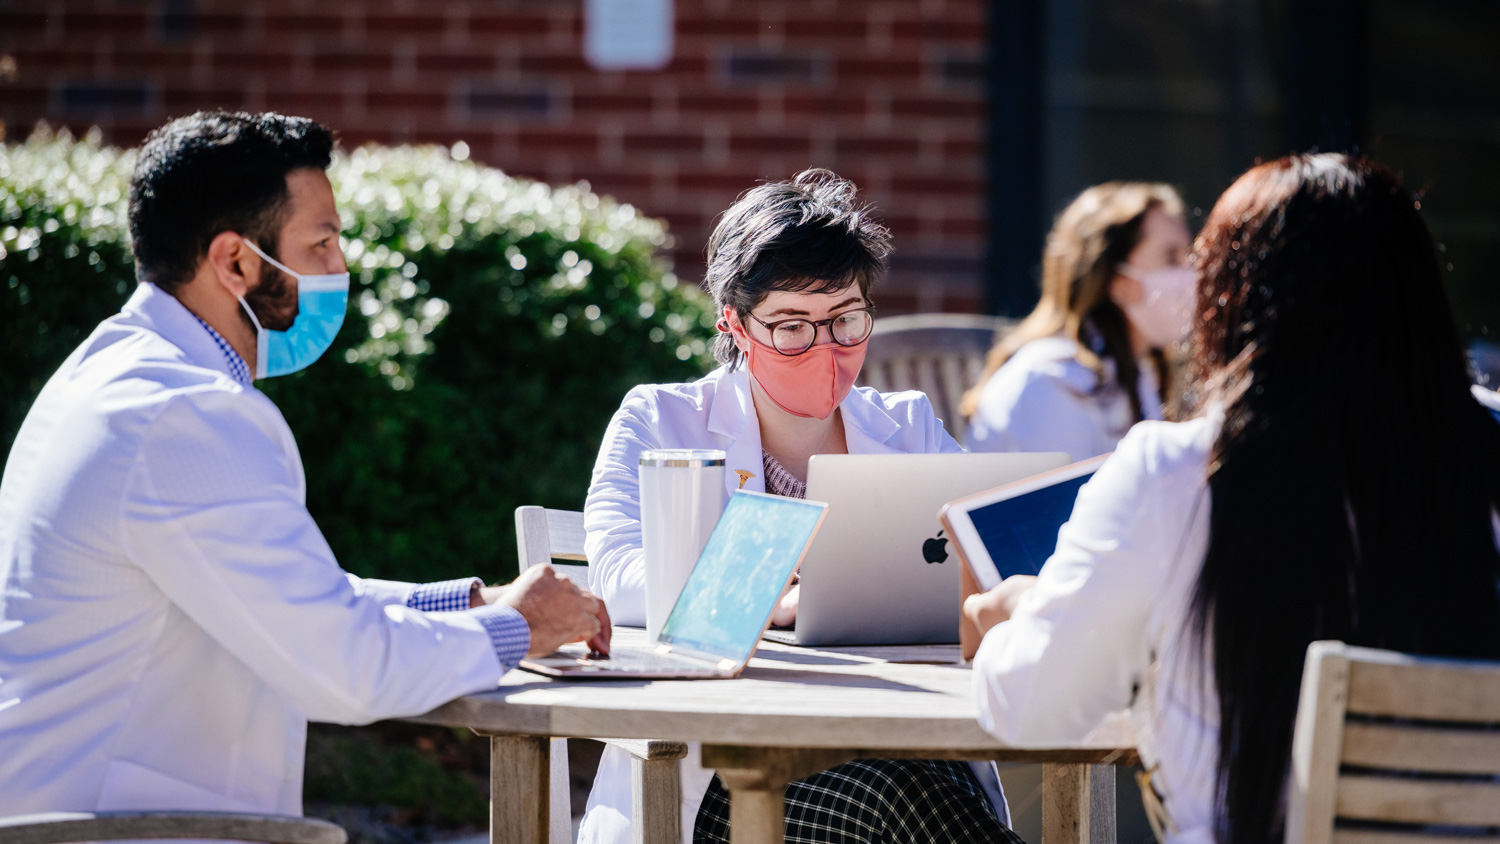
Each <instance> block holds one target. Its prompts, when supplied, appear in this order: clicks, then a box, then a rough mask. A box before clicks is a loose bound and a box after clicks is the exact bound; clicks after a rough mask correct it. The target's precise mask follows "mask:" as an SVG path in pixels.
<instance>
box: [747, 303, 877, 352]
mask: <svg viewBox="0 0 1500 844" xmlns="http://www.w3.org/2000/svg"><path fill="white" fill-rule="evenodd" d="M746 316H749V317H750V318H751V319H753V320H755V321H756V322H758V323H760V324H761V325H763V326H765V327H766V330H768V331H770V332H771V348H773V349H775V350H776V351H778V352H780V353H781V354H783V355H786V356H787V357H796V356H797V355H800V354H802V353H803V352H805V351H807V350H808V349H811V348H812V347H813V344H814V343H816V342H818V329H819V328H820V327H822V326H825V325H826V326H828V334H829V336H830V337H832V338H833V342H835V343H837V344H839V345H840V346H858V345H859V344H860V343H863V342H865V341H866V340H868V339H870V332H871V331H874V330H875V306H874V305H867V306H865V307H863V308H856V309H854V310H852V311H844V312H843V313H839V314H834V315H833V316H831V317H829V318H828V319H816V320H814V319H802V318H800V317H794V318H792V319H778V320H775V321H774V322H766V321H765V320H763V319H761V318H760V317H758V316H756V315H755V314H746Z"/></svg>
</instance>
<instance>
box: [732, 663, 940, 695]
mask: <svg viewBox="0 0 1500 844" xmlns="http://www.w3.org/2000/svg"><path fill="white" fill-rule="evenodd" d="M740 677H743V678H746V679H750V680H764V681H767V682H771V683H788V684H793V685H799V686H808V685H819V686H841V687H843V688H847V689H883V690H888V691H893V692H923V693H926V694H940V692H936V691H934V690H932V689H926V688H923V687H921V686H913V685H912V684H910V683H898V682H896V681H895V680H886V679H884V678H881V677H869V676H865V675H860V674H841V673H838V672H835V671H808V670H806V669H801V668H776V667H775V666H766V665H752V666H750V667H749V668H746V669H745V673H743V674H741V675H740ZM731 682H733V681H731Z"/></svg>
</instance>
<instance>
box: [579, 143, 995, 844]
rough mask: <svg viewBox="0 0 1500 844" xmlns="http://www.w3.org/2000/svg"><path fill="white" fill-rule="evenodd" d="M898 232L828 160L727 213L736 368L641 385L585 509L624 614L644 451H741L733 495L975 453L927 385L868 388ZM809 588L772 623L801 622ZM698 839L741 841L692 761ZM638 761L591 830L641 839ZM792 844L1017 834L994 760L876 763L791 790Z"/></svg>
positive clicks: (690, 821)
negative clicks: (850, 461) (888, 458)
mask: <svg viewBox="0 0 1500 844" xmlns="http://www.w3.org/2000/svg"><path fill="white" fill-rule="evenodd" d="M889 251H890V235H889V233H888V232H887V231H886V229H885V228H884V227H883V226H881V225H880V224H879V223H877V222H876V221H875V220H874V218H873V215H872V212H871V211H870V209H869V208H868V207H866V206H864V205H862V204H860V203H859V202H857V201H856V198H855V187H854V185H853V183H851V182H849V181H847V180H845V179H841V178H839V177H838V176H836V175H834V174H833V173H830V172H828V171H827V170H809V171H807V172H805V173H800V174H798V175H797V176H796V177H795V178H794V179H792V180H790V181H785V182H776V183H772V184H766V185H761V186H759V187H757V188H754V189H753V190H750V191H748V192H746V193H745V194H744V196H742V197H741V198H740V199H739V201H738V202H736V203H735V204H734V205H733V206H732V207H731V208H730V209H729V210H728V211H727V212H725V214H724V216H723V218H721V219H720V220H719V223H718V226H717V227H716V228H715V230H714V233H713V236H712V238H711V239H710V241H709V244H708V266H707V270H706V273H705V276H706V282H707V286H708V288H709V291H710V292H711V293H712V294H713V297H714V303H715V305H716V307H717V309H718V314H719V322H718V326H719V331H720V332H721V333H720V335H719V337H718V345H717V347H716V349H715V352H716V354H717V356H718V358H719V361H720V362H721V363H722V364H724V365H723V366H721V367H719V368H718V369H716V370H714V371H713V372H711V373H709V374H708V375H706V376H704V377H703V378H701V379H699V380H697V381H693V382H691V383H686V384H648V385H643V386H640V387H636V388H635V389H633V390H631V391H630V393H629V394H628V395H626V396H625V400H624V402H622V403H621V405H620V409H619V411H618V412H616V414H615V416H614V418H613V419H612V420H611V421H610V424H609V428H608V429H607V430H606V431H605V434H604V441H603V443H602V444H601V445H600V447H599V459H598V462H597V463H596V464H595V466H594V477H593V482H592V483H591V485H590V486H589V494H588V501H587V503H586V504H585V505H584V527H585V529H586V532H587V533H586V537H585V548H586V551H587V554H588V558H589V582H590V585H591V586H592V587H593V588H594V589H595V590H597V591H598V592H599V593H600V594H602V595H603V596H604V598H605V600H606V601H607V602H608V604H609V607H610V614H611V615H612V616H613V618H614V619H615V621H616V622H617V623H622V624H636V625H642V624H644V623H645V619H646V609H645V564H644V561H643V555H642V551H641V507H640V488H639V482H638V480H637V471H638V469H637V467H638V464H639V462H640V460H639V459H640V455H641V453H642V452H644V451H646V450H648V449H658V448H713V449H722V450H724V452H725V453H726V460H725V469H726V470H727V471H726V472H725V481H726V487H725V489H724V495H725V496H726V497H727V496H728V495H729V494H730V493H731V492H733V490H734V489H736V488H739V487H741V485H743V488H744V489H747V490H751V491H754V492H769V493H772V494H776V495H785V496H791V497H796V498H801V497H803V494H804V493H805V491H806V482H807V465H808V461H809V459H810V458H811V457H812V455H814V454H881V453H886V454H890V453H931V452H956V451H962V449H961V448H960V447H959V445H958V443H957V442H955V441H954V440H953V438H952V437H950V436H949V435H948V433H947V432H946V431H945V430H943V424H942V422H940V421H939V420H938V419H937V417H935V416H934V415H933V412H932V405H931V403H930V402H929V401H928V399H927V396H926V395H924V394H922V393H920V392H915V391H909V392H899V393H881V392H878V391H876V390H873V389H871V388H869V387H860V388H856V387H855V386H854V381H855V378H856V377H857V376H858V375H859V370H860V367H861V365H862V364H863V362H864V356H865V349H866V342H867V341H868V340H869V337H870V332H871V330H872V329H873V327H874V302H873V301H872V300H871V298H870V288H871V286H872V285H873V284H874V283H875V282H876V281H877V280H878V279H879V278H880V276H881V275H883V274H884V272H885V259H886V256H887V254H888V253H889ZM796 607H797V592H796V587H793V588H792V590H791V591H790V592H788V593H787V594H786V595H784V596H783V598H782V600H781V603H780V606H779V607H778V608H777V611H776V616H775V618H774V619H773V621H775V622H776V623H778V624H783V625H785V624H789V623H791V622H792V621H793V620H794V619H795V617H796ZM681 771H682V797H683V816H682V819H683V838H684V840H685V841H686V840H692V841H698V842H727V841H728V839H729V799H728V793H727V792H726V790H725V789H724V788H723V786H722V785H721V784H720V783H719V781H718V779H717V778H716V777H714V775H713V773H712V772H711V771H708V770H705V769H704V768H702V767H701V766H700V765H699V764H698V753H697V747H696V745H695V744H694V745H691V746H690V750H689V755H688V758H687V759H686V760H684V761H683V764H682V766H681ZM630 781H631V777H630V760H629V758H628V755H627V754H625V753H624V752H623V751H620V750H618V749H616V748H609V749H607V750H606V751H605V755H604V758H603V760H602V761H601V762H600V768H599V776H598V778H597V779H596V780H595V785H594V791H593V793H592V794H591V795H590V796H589V807H588V811H587V813H586V814H585V815H584V821H583V827H582V829H581V830H580V836H579V837H580V840H581V841H583V842H623V841H629V840H630V831H631V830H630V826H631V823H632V817H631V812H632V808H631V807H632V802H631V794H630ZM786 819H787V827H786V829H787V834H786V840H787V841H788V842H849V843H850V844H853V842H890V843H891V844H897V842H900V843H901V844H906V842H933V844H937V842H962V841H997V840H999V841H1006V840H1009V841H1012V842H1018V841H1019V839H1015V838H1014V836H1013V834H1012V833H1011V832H1010V830H1009V829H1007V828H1006V827H1005V826H1004V822H1005V821H1007V820H1008V817H1007V815H1006V810H1005V799H1004V797H1003V796H1002V795H1001V793H1000V789H999V779H998V777H997V776H996V775H995V772H994V769H993V766H989V765H980V766H977V767H976V766H971V765H970V764H968V763H966V762H951V761H927V760H880V759H861V760H857V761H854V762H850V763H848V764H845V765H839V766H838V767H835V768H833V769H831V770H828V771H824V772H822V773H819V774H814V775H813V776H811V777H808V778H806V779H803V780H799V781H798V782H794V783H792V784H791V785H789V786H788V787H787V790H786Z"/></svg>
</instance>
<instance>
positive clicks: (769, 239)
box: [703, 169, 891, 366]
mask: <svg viewBox="0 0 1500 844" xmlns="http://www.w3.org/2000/svg"><path fill="white" fill-rule="evenodd" d="M856 191H857V189H856V188H855V186H854V183H853V182H851V181H849V180H848V179H844V178H841V177H840V176H838V175H836V174H835V173H833V172H831V171H829V170H821V169H819V170H804V171H803V172H801V173H798V174H797V175H796V176H794V177H792V179H791V180H790V181H785V182H774V183H771V184H765V185H761V186H760V187H757V188H752V189H750V190H748V191H746V192H745V193H744V194H743V195H741V196H740V198H739V200H737V201H736V202H735V203H734V205H731V206H730V207H729V210H728V211H725V212H724V215H723V216H722V217H720V218H719V224H718V225H717V226H715V227H714V233H713V235H712V236H711V237H710V238H709V239H708V256H707V268H706V270H705V271H704V279H703V280H704V285H705V286H706V287H707V288H708V292H709V293H710V294H712V295H713V297H714V304H715V305H716V306H717V309H718V311H719V312H720V313H721V314H722V313H723V311H724V309H725V308H726V307H732V308H734V310H735V313H736V314H737V315H738V316H740V317H741V318H743V317H744V315H745V314H747V313H749V312H750V311H751V310H753V309H754V308H755V307H756V306H757V305H759V304H760V303H761V301H762V300H764V299H765V298H766V295H767V294H769V293H771V292H772V291H775V290H791V291H797V292H807V293H832V292H835V291H838V290H842V289H844V288H845V287H848V286H849V285H850V284H855V285H858V286H859V292H860V295H862V296H864V297H865V298H866V299H867V300H868V299H869V297H870V285H872V284H874V283H875V281H876V280H877V279H879V278H880V277H881V276H882V275H884V274H885V269H886V259H887V258H888V257H889V256H890V253H891V233H890V231H889V230H887V229H886V227H885V226H883V225H881V224H880V223H879V222H877V221H876V220H875V217H874V211H873V209H872V208H870V206H868V205H865V204H863V203H859V202H857V201H856V200H855V193H856ZM714 356H715V357H717V358H718V359H719V362H720V363H728V364H731V365H734V366H738V365H739V362H740V358H741V354H740V351H739V349H737V348H735V345H734V339H733V338H732V337H730V336H729V335H728V334H720V335H719V337H718V340H717V342H716V343H715V345H714Z"/></svg>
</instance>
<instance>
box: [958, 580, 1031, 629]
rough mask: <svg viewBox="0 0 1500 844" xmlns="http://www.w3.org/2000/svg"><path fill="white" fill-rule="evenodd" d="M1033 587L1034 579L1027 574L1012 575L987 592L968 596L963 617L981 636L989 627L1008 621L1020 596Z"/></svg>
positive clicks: (1019, 600)
mask: <svg viewBox="0 0 1500 844" xmlns="http://www.w3.org/2000/svg"><path fill="white" fill-rule="evenodd" d="M1035 585H1036V577H1034V576H1032V575H1029V574H1013V575H1011V576H1010V577H1007V578H1005V579H1004V580H1002V581H1000V585H999V586H996V587H995V588H994V589H991V590H990V591H988V592H981V593H980V594H978V595H970V596H969V597H968V599H967V600H965V601H964V616H965V617H966V618H968V619H969V620H970V621H972V622H974V626H975V627H978V628H979V634H980V635H981V636H982V635H984V634H985V633H988V632H989V630H990V628H991V627H994V626H995V625H997V624H999V623H1000V622H1002V621H1007V620H1009V619H1010V617H1011V616H1012V615H1013V614H1015V611H1016V605H1017V604H1019V603H1020V602H1021V596H1022V595H1025V594H1026V593H1027V591H1029V590H1030V589H1031V587H1033V586H1035Z"/></svg>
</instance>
